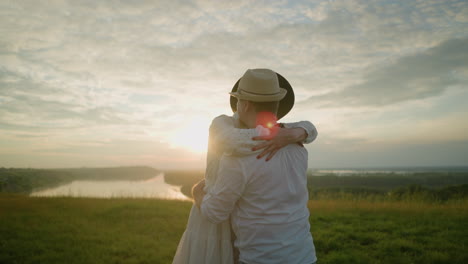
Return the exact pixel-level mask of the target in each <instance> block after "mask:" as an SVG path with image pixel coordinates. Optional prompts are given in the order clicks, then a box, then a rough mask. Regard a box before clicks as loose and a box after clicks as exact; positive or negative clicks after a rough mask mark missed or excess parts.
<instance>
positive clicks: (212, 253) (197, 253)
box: [172, 74, 317, 264]
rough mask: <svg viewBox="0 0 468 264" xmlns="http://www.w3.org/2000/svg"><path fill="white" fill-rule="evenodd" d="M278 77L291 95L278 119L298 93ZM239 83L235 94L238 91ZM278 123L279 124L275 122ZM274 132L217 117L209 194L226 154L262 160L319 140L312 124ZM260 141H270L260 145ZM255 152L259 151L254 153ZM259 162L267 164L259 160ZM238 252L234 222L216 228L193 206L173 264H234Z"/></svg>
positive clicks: (281, 106) (210, 144)
mask: <svg viewBox="0 0 468 264" xmlns="http://www.w3.org/2000/svg"><path fill="white" fill-rule="evenodd" d="M277 75H278V81H279V83H280V87H282V88H285V89H286V90H287V91H288V93H287V94H286V97H285V98H284V99H283V100H281V101H280V103H279V109H278V119H280V118H281V117H283V116H284V115H286V114H287V113H288V112H289V111H290V110H291V108H292V106H293V104H294V92H293V90H292V87H291V85H290V84H289V82H288V81H287V80H286V79H285V78H284V77H282V76H281V75H279V74H277ZM238 83H239V81H238V82H237V83H236V84H235V85H234V88H233V89H232V91H233V92H234V91H237V86H238ZM230 103H231V108H232V110H233V111H234V112H236V110H237V106H236V105H237V99H236V98H235V97H231V99H230ZM274 121H276V120H274ZM269 132H270V130H269V129H265V128H263V127H262V126H258V127H257V128H256V129H243V128H242V125H241V124H240V122H239V120H238V118H237V115H236V114H234V116H232V117H230V116H226V115H221V116H218V117H216V118H215V119H214V120H213V122H212V123H211V126H210V132H209V141H208V152H207V164H206V172H205V179H204V181H205V191H207V190H209V189H210V188H211V187H212V186H214V184H215V182H216V178H217V171H218V164H219V160H220V158H221V156H222V155H223V154H224V153H230V154H233V155H241V156H243V155H252V154H254V153H257V154H259V155H258V156H259V158H261V157H263V156H265V155H268V157H267V159H269V158H271V156H273V155H274V154H275V153H276V151H277V150H278V149H280V148H282V147H284V146H286V145H288V144H291V143H296V142H298V143H310V142H312V141H314V140H315V138H316V136H317V130H316V129H315V127H314V125H313V124H312V123H310V122H308V121H301V122H297V123H286V124H282V128H279V129H278V130H277V133H276V135H275V137H273V138H271V137H270V135H269ZM254 137H257V139H259V138H262V139H269V140H267V141H263V142H260V143H259V141H254V140H253V138H254ZM252 149H255V150H252ZM259 162H265V161H263V160H259ZM234 255H235V254H234V250H233V243H232V236H231V226H230V222H229V221H226V222H223V223H220V224H213V223H211V222H210V221H208V220H207V219H206V218H205V217H204V216H203V215H201V213H200V211H199V208H198V207H197V206H195V205H193V206H192V209H191V211H190V216H189V219H188V222H187V228H186V230H185V232H184V234H183V235H182V238H181V239H180V242H179V245H178V247H177V251H176V254H175V256H174V259H173V262H172V263H173V264H201V263H204V264H210V263H212V264H232V263H234V259H235V256H234Z"/></svg>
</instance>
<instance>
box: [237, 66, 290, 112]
mask: <svg viewBox="0 0 468 264" xmlns="http://www.w3.org/2000/svg"><path fill="white" fill-rule="evenodd" d="M229 94H230V95H231V97H230V104H231V109H232V111H233V112H236V111H237V100H238V99H242V100H248V101H252V102H274V101H279V107H278V113H277V115H278V119H280V118H282V117H283V116H285V115H286V114H287V113H288V112H289V111H290V110H291V109H292V107H293V105H294V91H293V89H292V87H291V85H290V84H289V82H288V81H287V80H286V79H285V78H284V77H283V76H281V75H280V74H278V73H276V72H274V71H272V70H269V69H249V70H247V71H246V72H245V73H244V75H243V76H242V77H241V78H240V79H239V80H238V81H237V82H236V84H235V85H234V87H233V88H232V91H231V92H230V93H229Z"/></svg>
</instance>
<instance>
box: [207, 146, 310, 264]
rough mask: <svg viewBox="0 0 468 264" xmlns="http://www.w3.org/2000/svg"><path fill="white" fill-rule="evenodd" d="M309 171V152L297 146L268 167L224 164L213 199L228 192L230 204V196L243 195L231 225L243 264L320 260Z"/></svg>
mask: <svg viewBox="0 0 468 264" xmlns="http://www.w3.org/2000/svg"><path fill="white" fill-rule="evenodd" d="M306 171H307V151H306V150H305V148H303V147H301V146H299V145H297V144H294V145H288V146H287V147H285V148H283V149H281V150H280V151H278V153H277V154H276V155H275V156H274V158H273V159H271V160H270V161H268V162H265V161H263V160H258V159H256V156H255V155H251V156H247V157H235V156H224V157H223V158H222V159H221V161H220V170H219V175H220V176H221V175H222V177H221V178H219V179H218V180H219V181H220V182H219V183H217V184H216V185H217V186H215V188H214V192H215V193H214V194H213V195H218V196H219V194H220V193H223V194H226V193H227V194H228V196H224V197H225V198H226V200H229V199H231V198H230V197H229V193H233V195H235V196H238V199H237V201H236V203H235V204H234V205H233V207H234V208H232V214H231V221H232V226H233V229H234V232H235V233H236V236H237V238H236V241H235V246H236V247H237V248H238V249H239V251H240V261H241V262H245V263H291V264H294V263H313V262H314V261H316V257H315V248H314V245H313V241H312V236H311V234H310V232H309V229H310V226H309V220H308V219H309V211H308V209H307V201H308V199H309V197H308V191H307V176H306ZM221 197H223V196H221ZM208 206H209V205H208ZM227 206H229V205H227ZM218 207H222V206H218Z"/></svg>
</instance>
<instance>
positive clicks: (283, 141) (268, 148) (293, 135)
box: [252, 127, 307, 161]
mask: <svg viewBox="0 0 468 264" xmlns="http://www.w3.org/2000/svg"><path fill="white" fill-rule="evenodd" d="M306 138H307V132H306V131H305V129H303V128H301V127H295V128H279V129H278V131H277V133H275V134H274V136H273V137H271V136H258V137H253V138H252V139H253V140H266V141H265V142H262V143H260V144H258V145H256V146H255V147H253V148H252V151H255V150H258V149H264V150H263V151H262V153H260V154H259V155H258V156H257V159H261V158H262V157H264V156H265V155H267V154H268V156H267V158H266V161H269V160H270V159H271V158H272V157H273V156H274V155H275V154H276V152H278V150H280V149H281V148H283V147H285V146H287V145H289V144H292V143H301V142H302V141H304V140H305V139H306Z"/></svg>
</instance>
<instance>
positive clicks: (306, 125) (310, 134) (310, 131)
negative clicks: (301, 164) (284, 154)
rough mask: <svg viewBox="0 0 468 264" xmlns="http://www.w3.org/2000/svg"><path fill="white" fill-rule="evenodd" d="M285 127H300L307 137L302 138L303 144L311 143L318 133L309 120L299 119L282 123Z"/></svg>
mask: <svg viewBox="0 0 468 264" xmlns="http://www.w3.org/2000/svg"><path fill="white" fill-rule="evenodd" d="M283 125H284V127H285V128H295V127H301V128H303V129H304V130H305V131H306V133H307V138H306V139H305V140H304V142H302V143H304V144H308V143H312V142H313V141H314V140H315V139H316V138H317V135H318V132H317V129H316V128H315V126H314V124H312V123H311V122H309V121H299V122H294V123H283Z"/></svg>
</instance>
